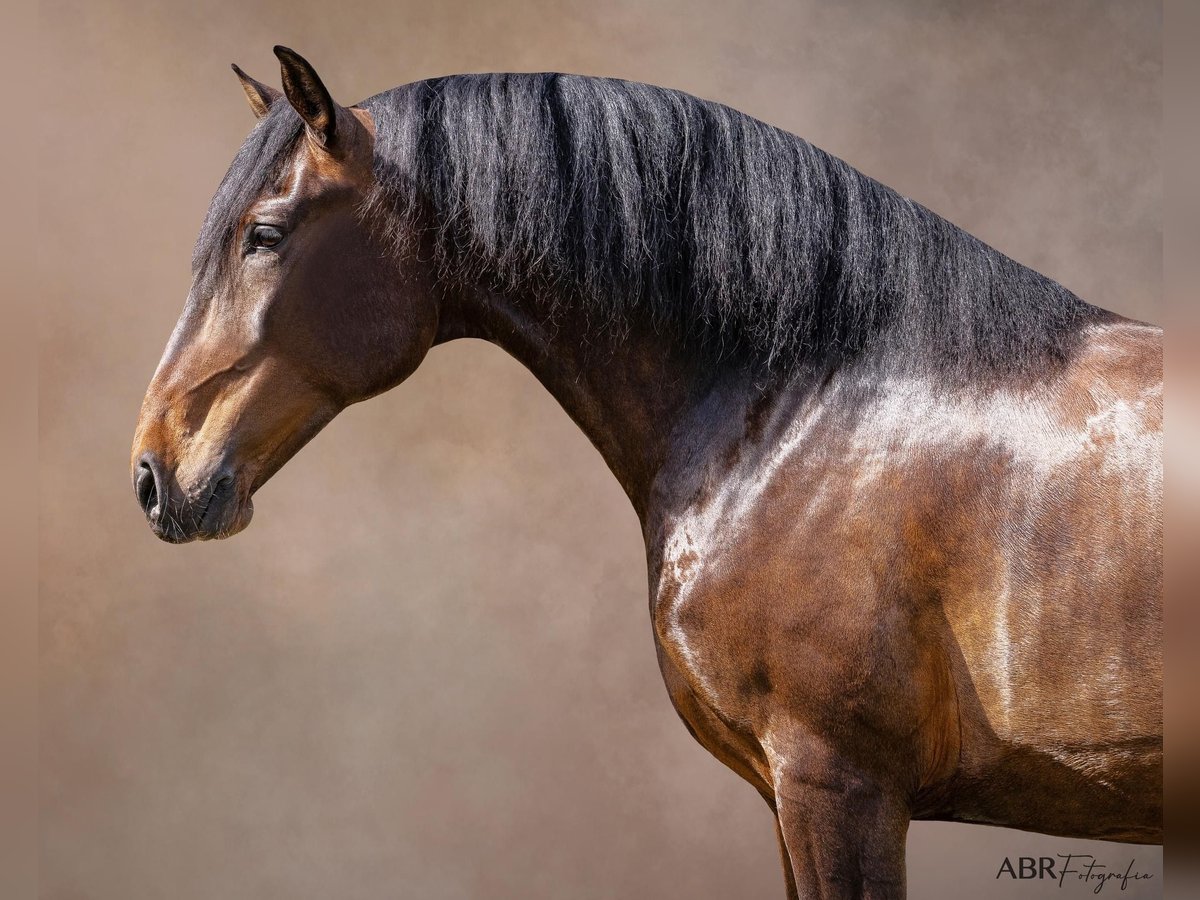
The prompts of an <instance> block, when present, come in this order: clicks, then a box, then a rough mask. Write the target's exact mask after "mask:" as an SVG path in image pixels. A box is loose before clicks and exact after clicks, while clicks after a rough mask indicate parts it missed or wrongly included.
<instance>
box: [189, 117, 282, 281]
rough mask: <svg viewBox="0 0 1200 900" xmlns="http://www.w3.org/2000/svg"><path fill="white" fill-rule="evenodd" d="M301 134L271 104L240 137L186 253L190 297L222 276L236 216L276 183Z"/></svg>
mask: <svg viewBox="0 0 1200 900" xmlns="http://www.w3.org/2000/svg"><path fill="white" fill-rule="evenodd" d="M303 133H304V122H303V121H302V120H301V118H300V117H299V116H298V115H297V114H296V112H295V110H293V109H292V107H291V106H290V105H288V104H287V103H283V102H277V103H274V104H272V106H271V108H270V110H269V112H268V113H267V115H266V116H264V117H263V118H262V119H260V120H259V121H258V123H257V124H256V125H255V126H254V128H253V130H251V132H250V134H249V135H247V136H246V140H245V141H244V142H243V143H242V146H241V149H239V150H238V152H237V155H236V156H235V157H234V158H233V162H232V163H230V166H229V169H228V171H226V173H225V177H224V178H222V179H221V184H220V186H219V187H218V188H217V191H216V193H215V194H214V195H213V198H212V200H211V201H210V203H209V206H208V212H207V213H206V214H205V216H204V223H203V224H202V225H201V227H200V234H199V235H198V236H197V238H196V244H195V246H194V248H193V250H192V279H193V288H194V290H193V294H194V295H196V296H199V297H207V296H210V295H211V294H212V293H213V291H214V290H215V286H216V285H217V284H218V283H219V282H220V280H221V279H222V278H224V277H226V276H227V275H228V273H229V266H230V264H231V263H232V261H233V258H234V243H235V242H236V240H237V235H238V226H239V223H240V222H241V219H242V216H243V215H244V214H245V212H246V209H247V208H248V207H249V206H250V204H251V203H253V202H254V201H255V200H256V199H257V198H258V197H260V196H261V195H262V194H263V193H264V192H265V191H267V190H268V189H269V188H270V187H271V186H272V184H273V183H274V182H275V181H276V180H277V179H278V177H279V176H280V174H281V173H282V171H283V169H284V166H285V165H286V163H287V161H288V159H289V158H290V157H291V155H292V150H293V149H294V148H295V146H296V144H297V142H298V141H299V138H300V136H301V135H302V134H303Z"/></svg>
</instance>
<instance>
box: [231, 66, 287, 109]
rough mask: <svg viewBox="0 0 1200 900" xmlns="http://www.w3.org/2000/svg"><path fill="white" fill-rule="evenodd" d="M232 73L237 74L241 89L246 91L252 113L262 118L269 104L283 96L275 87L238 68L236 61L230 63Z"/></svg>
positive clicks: (269, 106)
mask: <svg viewBox="0 0 1200 900" xmlns="http://www.w3.org/2000/svg"><path fill="white" fill-rule="evenodd" d="M231 65H232V66H233V73H234V74H235V75H237V77H238V81H240V82H241V83H242V90H243V91H245V92H246V102H247V103H249V104H250V108H251V109H252V110H254V115H256V116H257V117H258V118H260V119H261V118H262V117H263V116H265V115H266V114H267V110H269V109H270V108H271V104H272V103H274V102H275V101H276V100H278V99H279V98H280V97H282V96H283V94H282V93H280V92H279V91H277V90H275V88H273V87H270V86H268V85H265V84H263V83H262V82H261V81H257V80H255V79H253V78H251V77H250V76H249V75H247V74H246V73H245V72H243V71H242V70H241V69H239V68H238V66H237V63H232V64H231Z"/></svg>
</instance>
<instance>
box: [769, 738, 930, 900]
mask: <svg viewBox="0 0 1200 900" xmlns="http://www.w3.org/2000/svg"><path fill="white" fill-rule="evenodd" d="M814 751H816V752H814ZM771 756H772V757H773V760H772V762H773V775H774V780H775V803H776V808H777V815H778V823H779V832H780V835H781V838H782V840H781V850H782V852H783V856H784V864H785V866H786V865H788V864H789V863H790V866H791V877H790V878H789V880H788V892H789V893H788V896H789V897H796V898H798V900H818V898H819V900H833V898H837V900H859V898H863V900H903V898H904V896H905V872H904V844H905V837H906V835H907V832H908V822H909V811H908V808H907V804H906V803H905V802H904V800H903V798H902V796H901V795H900V794H899V792H897V791H894V790H889V789H887V788H886V787H884V786H883V785H881V784H880V783H879V781H877V780H875V779H873V778H870V777H869V776H867V775H866V774H865V773H863V772H861V771H857V770H856V769H855V768H854V767H853V766H850V765H848V764H846V762H845V761H844V760H840V759H838V758H836V757H834V756H831V755H830V754H828V753H822V752H820V750H818V749H817V748H816V747H814V746H813V742H811V741H805V742H802V743H799V744H797V745H793V746H791V747H789V748H788V749H787V750H785V751H784V752H783V753H782V754H775V753H773V754H771Z"/></svg>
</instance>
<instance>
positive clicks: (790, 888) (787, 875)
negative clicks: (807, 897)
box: [775, 815, 800, 900]
mask: <svg viewBox="0 0 1200 900" xmlns="http://www.w3.org/2000/svg"><path fill="white" fill-rule="evenodd" d="M775 836H776V837H777V838H778V839H779V856H780V858H781V859H782V861H783V880H784V883H785V884H786V885H787V900H800V894H799V893H798V892H797V890H796V876H795V875H793V874H792V857H791V856H790V855H788V848H787V843H786V842H785V841H784V839H783V825H782V824H781V823H780V821H779V816H778V815H776V816H775Z"/></svg>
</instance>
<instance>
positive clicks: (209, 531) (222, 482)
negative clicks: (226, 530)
mask: <svg viewBox="0 0 1200 900" xmlns="http://www.w3.org/2000/svg"><path fill="white" fill-rule="evenodd" d="M236 484H237V479H236V478H235V477H234V476H233V475H232V474H231V473H225V474H223V475H221V476H220V477H218V478H217V479H216V480H215V481H213V485H212V489H211V490H210V491H209V492H208V498H207V499H206V500H205V501H204V507H203V508H202V509H201V510H200V515H199V517H198V518H197V519H196V535H195V536H196V537H200V538H206V537H217V536H218V534H219V531H220V529H219V528H216V529H214V528H212V527H211V524H210V521H209V520H210V517H212V516H214V515H215V516H216V517H217V518H218V519H220V518H222V517H223V516H224V515H225V513H226V511H227V510H228V508H229V503H230V501H233V500H235V499H236V496H235V486H236Z"/></svg>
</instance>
